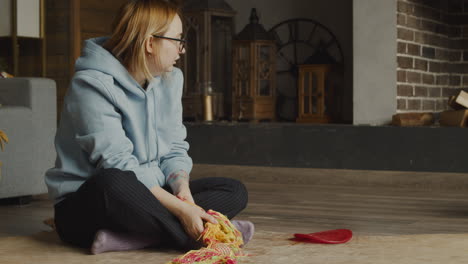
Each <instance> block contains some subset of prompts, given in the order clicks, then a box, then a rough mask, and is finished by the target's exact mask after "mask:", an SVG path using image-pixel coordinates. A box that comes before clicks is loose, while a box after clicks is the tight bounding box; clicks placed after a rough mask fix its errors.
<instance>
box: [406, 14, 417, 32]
mask: <svg viewBox="0 0 468 264" xmlns="http://www.w3.org/2000/svg"><path fill="white" fill-rule="evenodd" d="M406 25H407V26H408V27H410V28H414V29H420V28H421V19H419V18H417V17H413V16H407V17H406Z"/></svg>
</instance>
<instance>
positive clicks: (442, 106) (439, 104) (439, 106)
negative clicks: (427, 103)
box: [436, 99, 448, 111]
mask: <svg viewBox="0 0 468 264" xmlns="http://www.w3.org/2000/svg"><path fill="white" fill-rule="evenodd" d="M444 110H448V104H447V100H444V99H439V100H437V101H436V111H444Z"/></svg>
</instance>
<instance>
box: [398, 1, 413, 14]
mask: <svg viewBox="0 0 468 264" xmlns="http://www.w3.org/2000/svg"><path fill="white" fill-rule="evenodd" d="M412 9H413V7H412V6H410V5H408V4H407V3H405V2H403V1H398V3H397V10H398V12H401V13H405V14H408V13H410V12H412Z"/></svg>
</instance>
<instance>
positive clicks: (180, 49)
mask: <svg viewBox="0 0 468 264" xmlns="http://www.w3.org/2000/svg"><path fill="white" fill-rule="evenodd" d="M152 36H153V37H155V38H160V39H168V40H175V41H178V42H179V43H180V44H179V51H180V52H182V51H183V50H184V48H185V43H187V40H185V39H178V38H169V37H164V36H158V35H152Z"/></svg>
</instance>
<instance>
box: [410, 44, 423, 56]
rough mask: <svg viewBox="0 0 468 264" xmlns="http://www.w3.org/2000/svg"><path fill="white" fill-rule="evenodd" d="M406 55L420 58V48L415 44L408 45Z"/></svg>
mask: <svg viewBox="0 0 468 264" xmlns="http://www.w3.org/2000/svg"><path fill="white" fill-rule="evenodd" d="M408 54H410V55H414V56H421V46H420V45H417V44H410V43H408Z"/></svg>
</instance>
